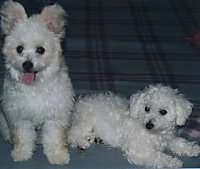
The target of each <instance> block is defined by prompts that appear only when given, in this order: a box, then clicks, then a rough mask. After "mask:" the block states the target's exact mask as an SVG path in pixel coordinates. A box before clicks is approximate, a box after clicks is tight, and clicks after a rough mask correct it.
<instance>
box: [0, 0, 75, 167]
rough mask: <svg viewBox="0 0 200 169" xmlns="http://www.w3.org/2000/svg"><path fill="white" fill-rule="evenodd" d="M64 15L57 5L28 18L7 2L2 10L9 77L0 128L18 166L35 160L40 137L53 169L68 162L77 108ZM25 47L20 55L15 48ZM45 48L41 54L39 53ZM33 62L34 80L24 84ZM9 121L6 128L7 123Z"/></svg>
mask: <svg viewBox="0 0 200 169" xmlns="http://www.w3.org/2000/svg"><path fill="white" fill-rule="evenodd" d="M65 15H66V13H65V11H64V10H63V9H62V7H61V6H59V5H57V4H55V5H50V6H47V7H45V8H44V9H43V10H42V12H41V13H40V14H37V15H33V16H31V17H30V18H28V17H27V15H26V12H25V10H24V8H23V6H22V5H21V4H19V3H18V2H14V1H12V0H9V1H6V2H5V3H4V4H3V6H2V8H1V17H2V18H1V28H2V31H3V33H4V34H5V35H6V37H5V43H4V46H3V54H4V56H5V67H6V69H7V73H6V75H5V79H4V86H3V95H2V107H3V112H4V113H2V114H1V115H0V127H1V131H2V134H3V136H4V138H5V139H7V140H10V139H12V140H11V141H12V142H13V143H14V149H13V151H12V153H11V155H12V157H13V159H14V161H22V160H27V159H29V158H31V156H32V154H33V151H34V149H35V141H36V138H37V133H36V131H35V129H36V128H37V129H38V128H40V129H41V131H42V144H43V147H44V153H45V154H46V156H47V158H48V160H49V162H50V163H52V164H65V163H68V162H69V153H68V149H67V146H66V138H65V137H66V131H65V130H66V129H67V128H68V126H69V120H70V116H71V110H72V106H73V95H74V94H73V89H72V84H71V80H70V78H69V75H68V71H67V66H66V65H65V63H64V57H63V56H62V50H61V45H60V41H61V39H62V38H63V36H64V26H65ZM18 46H22V47H23V48H22V47H21V48H22V51H18V50H17V47H18ZM38 46H39V47H42V48H44V51H43V53H39V52H38V51H37V48H38ZM26 61H31V62H32V64H33V68H32V69H33V71H34V72H37V73H36V78H35V80H34V81H33V82H32V84H25V83H24V82H23V80H22V79H23V76H24V70H23V69H24V67H23V63H25V62H26ZM7 121H8V123H6V122H7Z"/></svg>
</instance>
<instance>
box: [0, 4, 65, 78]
mask: <svg viewBox="0 0 200 169" xmlns="http://www.w3.org/2000/svg"><path fill="white" fill-rule="evenodd" d="M0 12H1V29H2V32H3V33H4V34H5V36H6V37H5V43H4V46H3V54H4V56H5V62H6V67H7V69H8V70H9V72H10V74H11V77H12V78H13V79H15V80H17V81H20V80H21V81H23V80H24V82H29V81H30V82H32V80H34V79H35V80H37V79H39V78H44V77H48V76H51V75H52V74H53V73H54V72H56V71H57V70H58V69H59V66H60V65H59V64H60V63H61V62H62V59H63V58H61V54H62V51H61V47H60V40H61V38H63V36H64V32H65V30H64V27H65V16H66V13H65V11H64V10H63V9H62V8H61V7H60V6H59V5H57V4H55V5H51V6H47V7H45V8H44V9H43V10H42V11H41V13H40V14H38V15H33V16H31V17H29V18H28V17H27V14H26V12H25V9H24V7H23V6H22V5H21V4H19V3H18V2H14V1H12V0H9V1H6V2H5V3H4V4H3V5H2V7H1V11H0ZM31 79H32V80H31Z"/></svg>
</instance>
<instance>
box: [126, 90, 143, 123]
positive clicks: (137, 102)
mask: <svg viewBox="0 0 200 169" xmlns="http://www.w3.org/2000/svg"><path fill="white" fill-rule="evenodd" d="M144 95H145V94H144V93H143V92H142V91H140V92H138V93H136V94H133V95H132V96H131V97H130V116H131V117H132V118H134V119H138V118H139V113H140V112H139V111H140V110H141V106H144V104H142V102H143V97H144Z"/></svg>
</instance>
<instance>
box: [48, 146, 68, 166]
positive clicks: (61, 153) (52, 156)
mask: <svg viewBox="0 0 200 169" xmlns="http://www.w3.org/2000/svg"><path fill="white" fill-rule="evenodd" d="M46 155H47V158H48V160H49V163H51V164H56V165H64V164H68V163H69V160H70V157H69V153H68V150H67V149H66V148H63V149H54V150H52V151H50V152H48V153H47V154H46Z"/></svg>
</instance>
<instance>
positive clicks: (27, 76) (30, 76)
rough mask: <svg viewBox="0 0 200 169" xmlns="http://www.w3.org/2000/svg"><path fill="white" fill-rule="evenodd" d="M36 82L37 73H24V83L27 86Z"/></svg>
mask: <svg viewBox="0 0 200 169" xmlns="http://www.w3.org/2000/svg"><path fill="white" fill-rule="evenodd" d="M34 80H35V73H33V72H31V73H24V75H23V77H22V82H23V83H25V84H27V85H31V84H32V83H33V81H34Z"/></svg>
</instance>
